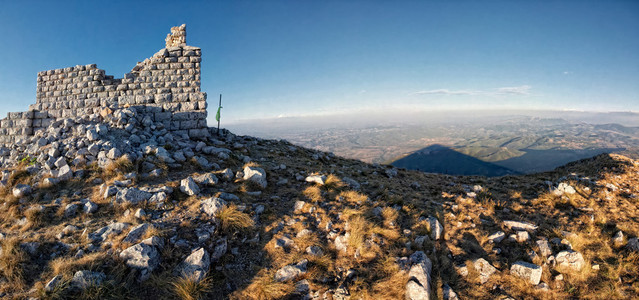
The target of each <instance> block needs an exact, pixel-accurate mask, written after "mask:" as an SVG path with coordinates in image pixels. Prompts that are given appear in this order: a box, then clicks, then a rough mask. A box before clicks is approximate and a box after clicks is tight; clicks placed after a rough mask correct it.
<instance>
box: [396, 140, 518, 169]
mask: <svg viewBox="0 0 639 300" xmlns="http://www.w3.org/2000/svg"><path fill="white" fill-rule="evenodd" d="M391 165H393V166H395V167H399V168H405V169H409V170H417V171H422V172H427V173H441V174H449V175H481V176H488V177H493V176H503V175H512V174H517V173H518V172H516V171H513V170H510V169H508V168H506V167H503V166H500V165H497V164H494V163H489V162H485V161H482V160H479V159H477V158H474V157H472V156H468V155H465V154H463V153H460V152H457V151H455V150H453V149H451V148H448V147H446V146H442V145H432V146H429V147H426V148H424V149H422V150H419V151H416V152H414V153H412V154H409V155H407V156H405V157H403V158H400V159H398V160H396V161H394V162H392V163H391Z"/></svg>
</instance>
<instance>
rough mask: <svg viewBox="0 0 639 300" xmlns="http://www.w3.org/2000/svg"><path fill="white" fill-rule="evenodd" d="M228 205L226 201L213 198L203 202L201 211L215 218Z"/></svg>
mask: <svg viewBox="0 0 639 300" xmlns="http://www.w3.org/2000/svg"><path fill="white" fill-rule="evenodd" d="M226 205H227V203H226V201H224V200H222V199H220V198H216V197H213V198H208V199H205V200H203V201H202V208H201V209H202V211H204V212H205V213H206V214H208V215H209V216H213V217H215V216H216V214H217V213H218V212H219V211H220V210H221V209H222V208H223V207H224V206H226Z"/></svg>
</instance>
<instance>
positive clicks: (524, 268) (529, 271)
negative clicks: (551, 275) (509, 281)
mask: <svg viewBox="0 0 639 300" xmlns="http://www.w3.org/2000/svg"><path fill="white" fill-rule="evenodd" d="M510 273H511V274H513V275H515V276H518V277H521V278H523V279H525V280H527V281H528V282H530V283H532V284H534V285H537V284H539V281H540V280H541V273H542V268H541V267H540V266H538V265H535V264H531V263H527V262H524V261H517V262H515V263H514V264H513V265H512V266H511V267H510Z"/></svg>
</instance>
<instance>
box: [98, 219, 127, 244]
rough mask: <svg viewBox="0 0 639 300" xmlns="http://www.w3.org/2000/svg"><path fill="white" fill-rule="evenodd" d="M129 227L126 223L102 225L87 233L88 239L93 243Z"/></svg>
mask: <svg viewBox="0 0 639 300" xmlns="http://www.w3.org/2000/svg"><path fill="white" fill-rule="evenodd" d="M128 227H129V224H127V223H113V224H109V225H107V226H104V227H102V228H100V229H98V230H96V231H95V232H93V233H89V235H88V237H89V240H91V242H93V243H96V242H97V243H99V242H102V241H104V240H106V239H107V238H109V237H110V236H112V235H116V234H120V233H121V232H122V231H123V230H125V229H126V228H128Z"/></svg>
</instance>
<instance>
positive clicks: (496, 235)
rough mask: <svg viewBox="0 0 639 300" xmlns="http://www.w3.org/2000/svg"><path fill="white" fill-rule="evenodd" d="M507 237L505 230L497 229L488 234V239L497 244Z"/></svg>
mask: <svg viewBox="0 0 639 300" xmlns="http://www.w3.org/2000/svg"><path fill="white" fill-rule="evenodd" d="M505 237H506V234H505V233H504V232H503V231H497V232H495V233H493V234H491V235H489V236H488V240H489V241H491V242H493V243H495V244H497V243H499V242H501V241H502V240H503V239H504V238H505Z"/></svg>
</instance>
